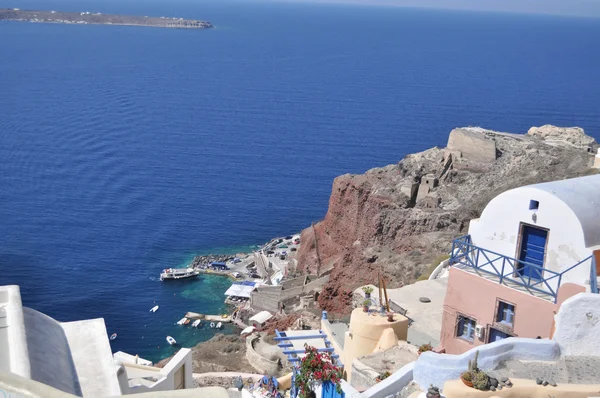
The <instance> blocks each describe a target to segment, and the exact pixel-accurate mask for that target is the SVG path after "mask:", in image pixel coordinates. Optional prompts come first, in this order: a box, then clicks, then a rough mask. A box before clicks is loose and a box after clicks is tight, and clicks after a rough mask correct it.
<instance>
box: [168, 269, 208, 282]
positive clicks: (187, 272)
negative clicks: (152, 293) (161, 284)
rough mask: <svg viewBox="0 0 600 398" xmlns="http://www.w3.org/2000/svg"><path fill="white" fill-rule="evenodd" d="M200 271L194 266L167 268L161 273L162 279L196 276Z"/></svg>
mask: <svg viewBox="0 0 600 398" xmlns="http://www.w3.org/2000/svg"><path fill="white" fill-rule="evenodd" d="M198 274H200V271H198V270H195V269H193V268H167V269H163V270H162V272H161V273H160V280H161V281H164V280H169V279H186V278H195V277H196V276H198Z"/></svg>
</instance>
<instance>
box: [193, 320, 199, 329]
mask: <svg viewBox="0 0 600 398" xmlns="http://www.w3.org/2000/svg"><path fill="white" fill-rule="evenodd" d="M198 325H200V319H196V320H195V321H194V323H192V327H193V328H197V327H198Z"/></svg>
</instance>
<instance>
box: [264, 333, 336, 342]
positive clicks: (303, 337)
mask: <svg viewBox="0 0 600 398" xmlns="http://www.w3.org/2000/svg"><path fill="white" fill-rule="evenodd" d="M323 337H327V335H326V334H307V335H303V336H282V337H275V338H274V339H273V340H275V341H285V340H305V339H320V338H323Z"/></svg>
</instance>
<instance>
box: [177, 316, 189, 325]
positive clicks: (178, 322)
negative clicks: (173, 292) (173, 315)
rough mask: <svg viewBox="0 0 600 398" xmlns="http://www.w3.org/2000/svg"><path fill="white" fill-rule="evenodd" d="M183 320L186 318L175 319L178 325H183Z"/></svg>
mask: <svg viewBox="0 0 600 398" xmlns="http://www.w3.org/2000/svg"><path fill="white" fill-rule="evenodd" d="M185 321H187V318H186V317H183V318H181V319H180V320H178V321H177V324H178V325H183V324H185Z"/></svg>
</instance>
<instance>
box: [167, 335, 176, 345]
mask: <svg viewBox="0 0 600 398" xmlns="http://www.w3.org/2000/svg"><path fill="white" fill-rule="evenodd" d="M167 342H168V343H169V344H171V345H175V344H177V341H175V339H174V338H173V337H171V336H167Z"/></svg>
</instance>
